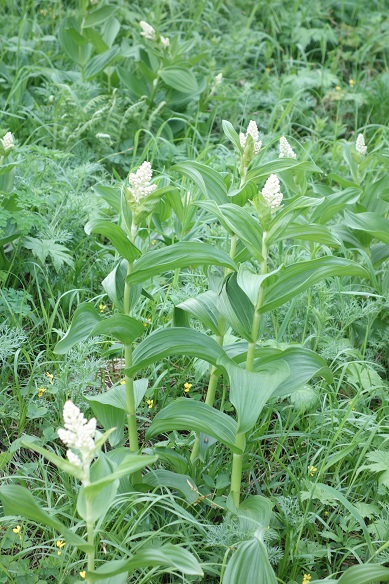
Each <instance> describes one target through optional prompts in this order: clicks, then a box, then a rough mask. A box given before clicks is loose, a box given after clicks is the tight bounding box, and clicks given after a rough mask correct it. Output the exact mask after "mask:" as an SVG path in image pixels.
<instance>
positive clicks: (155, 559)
mask: <svg viewBox="0 0 389 584" xmlns="http://www.w3.org/2000/svg"><path fill="white" fill-rule="evenodd" d="M153 566H164V567H166V568H167V569H169V570H178V571H179V572H182V573H183V574H188V575H191V576H203V575H204V574H203V571H202V569H201V566H200V564H199V563H198V561H197V560H196V558H195V557H194V556H193V555H192V554H191V553H189V552H188V551H187V550H185V549H184V548H182V547H179V546H177V545H172V544H170V543H168V544H165V545H163V546H161V547H159V548H156V547H153V548H147V549H144V550H140V551H138V552H137V553H136V554H135V555H133V556H130V557H129V558H126V559H124V560H113V561H111V562H105V563H104V564H103V565H102V566H101V567H100V568H98V569H97V570H95V571H94V572H87V574H86V577H87V581H88V582H96V581H99V582H100V580H104V579H105V578H109V577H111V576H115V575H116V574H122V573H123V572H125V573H127V572H131V573H132V572H133V571H134V570H139V569H144V568H151V567H153Z"/></svg>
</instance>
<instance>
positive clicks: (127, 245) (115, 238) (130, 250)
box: [84, 219, 141, 262]
mask: <svg viewBox="0 0 389 584" xmlns="http://www.w3.org/2000/svg"><path fill="white" fill-rule="evenodd" d="M84 229H85V232H86V233H87V234H88V235H90V234H91V233H98V234H99V235H103V236H104V237H106V238H107V239H109V240H110V241H111V243H112V245H113V246H114V248H115V249H116V251H117V252H118V253H119V254H120V255H121V256H122V258H124V259H126V260H128V261H129V262H133V261H134V260H136V258H138V257H139V256H140V255H141V252H140V251H139V249H138V248H137V247H135V245H134V244H133V243H131V241H130V240H129V239H128V237H127V236H126V234H125V233H124V231H123V230H122V229H121V228H120V227H119V226H118V225H116V224H115V223H111V222H110V221H105V220H104V219H93V220H92V221H89V222H88V223H87V224H86V225H85V228H84Z"/></svg>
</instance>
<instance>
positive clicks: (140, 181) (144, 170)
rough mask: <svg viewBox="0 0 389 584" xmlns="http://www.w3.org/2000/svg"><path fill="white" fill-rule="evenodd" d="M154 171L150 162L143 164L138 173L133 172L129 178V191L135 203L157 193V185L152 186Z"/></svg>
mask: <svg viewBox="0 0 389 584" xmlns="http://www.w3.org/2000/svg"><path fill="white" fill-rule="evenodd" d="M152 175H153V171H152V168H151V164H150V162H147V161H145V162H143V164H141V166H140V167H139V168H138V170H137V171H136V172H131V173H130V176H129V177H128V182H129V183H130V186H129V190H130V191H131V194H132V196H133V197H134V199H135V201H137V202H139V201H140V199H142V198H143V197H147V195H150V194H151V193H153V192H154V191H155V189H156V188H157V185H151V184H150V181H151V177H152Z"/></svg>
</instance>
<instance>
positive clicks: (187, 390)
mask: <svg viewBox="0 0 389 584" xmlns="http://www.w3.org/2000/svg"><path fill="white" fill-rule="evenodd" d="M191 387H192V384H191V383H188V382H186V383H184V392H185V393H189V390H190V388H191Z"/></svg>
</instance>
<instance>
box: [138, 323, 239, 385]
mask: <svg viewBox="0 0 389 584" xmlns="http://www.w3.org/2000/svg"><path fill="white" fill-rule="evenodd" d="M173 355H187V356H189V357H197V358H198V359H204V360H205V361H207V362H208V363H212V364H213V365H216V363H217V361H218V359H219V360H223V358H227V356H226V354H225V352H224V351H223V349H222V348H221V347H220V346H219V345H218V344H217V342H216V341H214V340H213V339H212V338H211V337H208V336H207V335H206V334H204V333H201V332H199V331H196V330H194V329H187V328H182V327H174V328H168V329H165V330H161V331H156V332H154V333H152V334H151V335H149V336H148V337H147V338H146V339H144V340H143V341H142V342H141V343H139V345H138V346H137V347H136V349H135V350H134V353H133V356H132V363H133V366H132V367H131V368H130V369H128V370H127V371H126V373H127V374H128V375H135V373H136V372H137V371H139V370H140V369H143V368H144V367H147V366H148V365H150V364H151V363H154V362H155V361H161V360H162V359H164V358H165V357H170V356H173Z"/></svg>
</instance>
